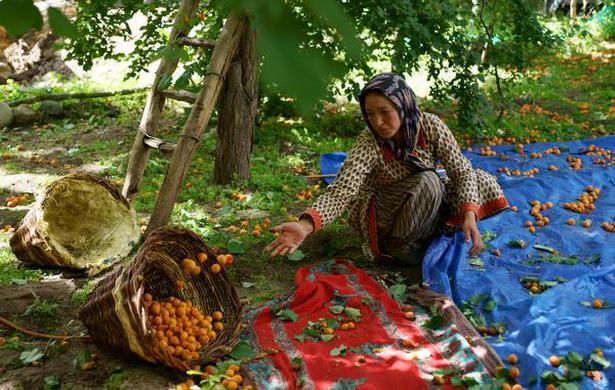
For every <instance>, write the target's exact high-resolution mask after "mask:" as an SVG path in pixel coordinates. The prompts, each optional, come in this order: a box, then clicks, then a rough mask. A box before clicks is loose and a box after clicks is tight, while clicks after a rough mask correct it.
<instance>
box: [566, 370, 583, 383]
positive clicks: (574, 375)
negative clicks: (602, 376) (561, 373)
mask: <svg viewBox="0 0 615 390" xmlns="http://www.w3.org/2000/svg"><path fill="white" fill-rule="evenodd" d="M584 375H585V371H583V370H579V369H578V368H568V374H567V375H566V378H567V379H568V380H571V381H580V380H581V379H583V376H584Z"/></svg>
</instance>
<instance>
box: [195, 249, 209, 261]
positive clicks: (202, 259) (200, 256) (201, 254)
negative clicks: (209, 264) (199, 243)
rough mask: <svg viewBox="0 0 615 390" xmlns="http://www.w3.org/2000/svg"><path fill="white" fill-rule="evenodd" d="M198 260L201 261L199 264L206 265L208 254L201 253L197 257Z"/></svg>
mask: <svg viewBox="0 0 615 390" xmlns="http://www.w3.org/2000/svg"><path fill="white" fill-rule="evenodd" d="M196 259H197V260H198V261H199V263H204V262H206V261H207V253H204V252H201V253H199V254H198V255H197V256H196Z"/></svg>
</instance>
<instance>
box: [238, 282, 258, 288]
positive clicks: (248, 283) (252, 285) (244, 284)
mask: <svg viewBox="0 0 615 390" xmlns="http://www.w3.org/2000/svg"><path fill="white" fill-rule="evenodd" d="M254 286H256V284H254V283H252V282H241V287H243V288H252V287H254Z"/></svg>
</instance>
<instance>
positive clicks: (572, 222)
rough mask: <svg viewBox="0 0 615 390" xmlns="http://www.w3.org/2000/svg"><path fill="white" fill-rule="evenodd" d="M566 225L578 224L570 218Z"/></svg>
mask: <svg viewBox="0 0 615 390" xmlns="http://www.w3.org/2000/svg"><path fill="white" fill-rule="evenodd" d="M566 223H567V224H568V225H575V224H576V223H577V221H575V220H574V219H573V218H568V219H567V220H566Z"/></svg>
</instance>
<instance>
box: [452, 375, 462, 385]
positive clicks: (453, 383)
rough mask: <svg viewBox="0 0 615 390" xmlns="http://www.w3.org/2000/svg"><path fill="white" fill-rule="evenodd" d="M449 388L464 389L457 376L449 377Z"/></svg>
mask: <svg viewBox="0 0 615 390" xmlns="http://www.w3.org/2000/svg"><path fill="white" fill-rule="evenodd" d="M451 386H453V387H465V386H464V385H463V381H462V380H461V378H459V377H458V376H453V377H451Z"/></svg>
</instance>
